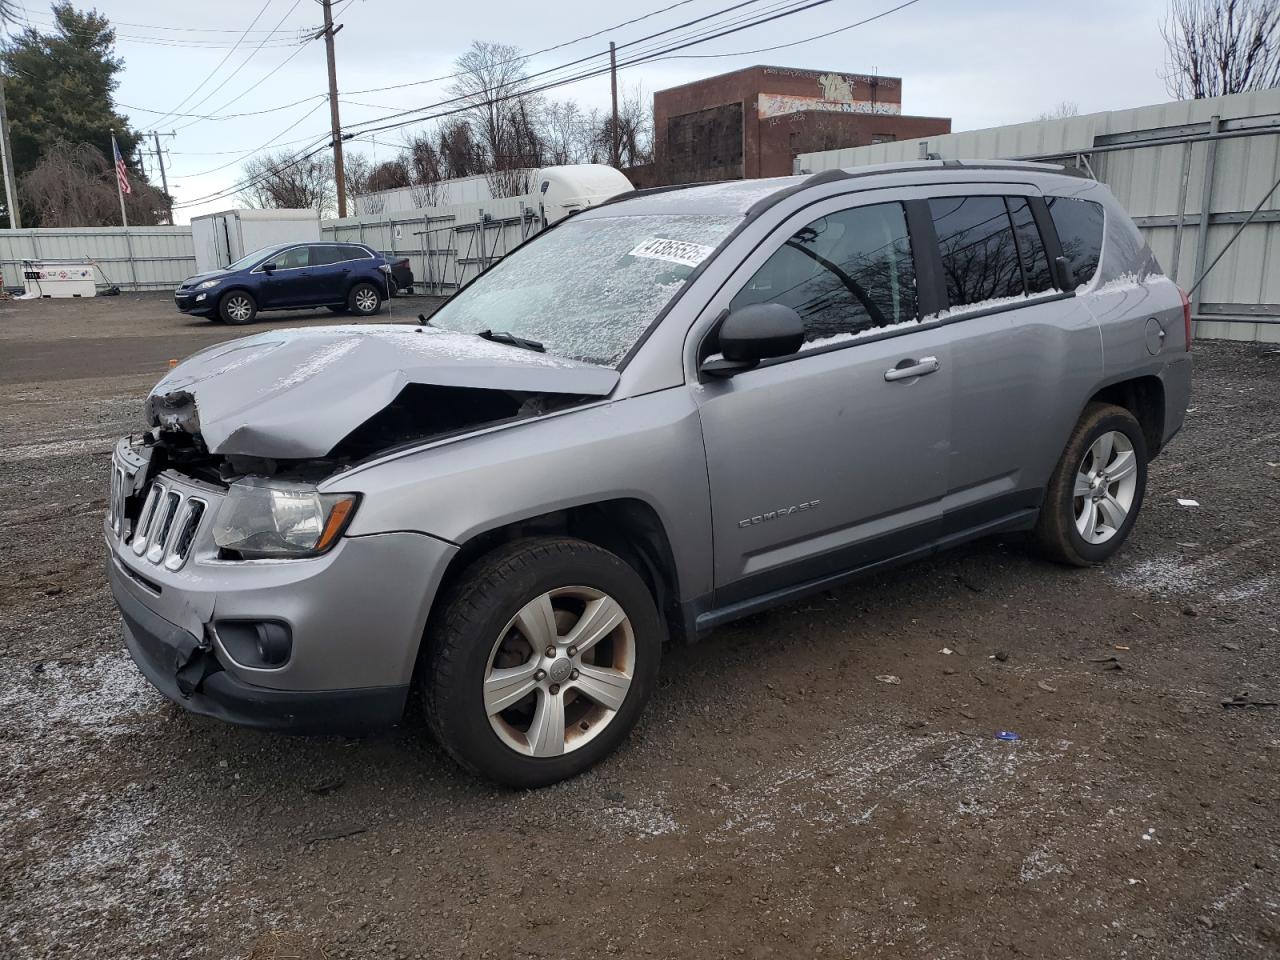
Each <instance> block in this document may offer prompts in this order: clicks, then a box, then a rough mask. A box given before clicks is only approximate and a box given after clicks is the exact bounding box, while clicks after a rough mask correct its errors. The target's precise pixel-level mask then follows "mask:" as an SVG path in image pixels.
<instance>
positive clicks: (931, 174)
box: [578, 160, 1079, 219]
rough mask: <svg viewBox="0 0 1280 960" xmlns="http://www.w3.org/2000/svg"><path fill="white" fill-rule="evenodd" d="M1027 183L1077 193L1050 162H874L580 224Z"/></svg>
mask: <svg viewBox="0 0 1280 960" xmlns="http://www.w3.org/2000/svg"><path fill="white" fill-rule="evenodd" d="M1010 179H1015V180H1018V181H1021V182H1032V183H1036V184H1037V185H1039V186H1042V187H1043V188H1045V189H1046V190H1048V189H1052V187H1053V186H1054V185H1055V181H1057V182H1060V183H1062V184H1068V183H1069V184H1072V185H1074V186H1076V187H1077V188H1078V185H1079V179H1078V177H1077V176H1076V175H1074V174H1072V173H1070V172H1068V171H1067V170H1066V168H1064V167H1062V166H1059V165H1057V164H1050V163H1030V162H1027V161H1021V160H916V161H908V162H902V163H876V164H868V165H866V166H861V167H849V168H845V169H834V170H824V171H822V172H821V173H816V174H812V175H800V176H794V177H771V178H768V179H761V180H726V181H723V182H719V183H697V184H681V185H677V186H670V187H654V188H652V189H649V190H637V191H635V192H633V193H624V194H620V195H618V196H617V197H614V198H613V199H611V200H607V201H605V202H604V203H602V204H600V205H598V206H595V207H592V208H590V209H588V210H584V211H583V212H582V213H580V214H578V217H579V218H582V219H594V218H596V217H606V216H644V215H657V216H672V215H676V214H688V215H695V216H696V215H702V216H734V215H737V216H745V215H747V214H749V213H752V212H755V211H756V210H758V209H761V208H764V207H768V206H772V205H773V204H774V203H777V202H778V201H779V200H782V199H784V198H785V197H788V196H791V195H792V194H795V193H799V192H801V191H803V190H807V189H810V188H813V187H820V186H824V185H826V184H831V183H836V182H840V181H860V182H859V183H858V184H857V187H858V189H863V190H871V189H876V188H880V187H890V186H906V185H908V184H910V185H929V184H933V183H947V182H950V181H955V180H963V181H964V182H970V183H971V182H975V181H983V180H990V181H1008V180H1010Z"/></svg>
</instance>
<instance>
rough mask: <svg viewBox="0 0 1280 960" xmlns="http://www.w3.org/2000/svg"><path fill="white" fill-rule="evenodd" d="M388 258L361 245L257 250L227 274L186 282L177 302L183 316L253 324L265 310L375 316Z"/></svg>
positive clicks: (290, 245) (176, 293) (298, 245)
mask: <svg viewBox="0 0 1280 960" xmlns="http://www.w3.org/2000/svg"><path fill="white" fill-rule="evenodd" d="M390 269H391V268H390V267H389V266H388V265H387V260H386V258H385V257H383V256H382V254H380V253H378V252H377V251H376V250H373V249H372V248H370V247H366V246H365V245H364V244H360V243H280V244H276V245H274V246H270V247H263V248H262V249H261V250H255V251H254V252H253V253H251V254H249V255H248V256H245V257H241V258H240V259H239V260H237V261H236V262H235V263H233V264H231V265H230V266H229V267H227V268H226V269H225V270H214V271H212V272H210V273H199V274H196V275H195V276H194V277H189V278H188V279H186V280H184V281H182V286H180V287H179V288H178V289H177V290H175V291H174V294H173V299H174V300H175V301H176V302H177V304H178V309H179V310H181V311H182V312H183V313H190V314H194V315H196V316H199V317H209V318H210V319H212V320H222V321H224V322H225V323H235V324H240V323H249V322H250V321H251V320H252V319H253V318H254V317H255V316H257V314H258V311H259V310H298V309H302V308H306V307H328V308H329V309H330V310H332V311H333V312H334V313H346V312H348V311H349V312H351V313H355V314H359V315H360V316H365V317H367V316H372V315H373V314H375V313H377V312H378V311H379V310H381V309H382V301H383V300H385V299H386V298H387V276H388V273H389V271H390Z"/></svg>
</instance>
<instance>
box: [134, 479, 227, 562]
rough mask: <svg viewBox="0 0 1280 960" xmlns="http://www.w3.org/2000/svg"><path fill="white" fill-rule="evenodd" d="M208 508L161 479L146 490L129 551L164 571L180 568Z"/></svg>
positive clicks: (202, 502)
mask: <svg viewBox="0 0 1280 960" xmlns="http://www.w3.org/2000/svg"><path fill="white" fill-rule="evenodd" d="M208 507H209V504H208V502H207V501H205V500H203V499H201V498H200V497H193V496H189V495H188V494H186V493H184V492H183V491H182V490H181V489H179V488H178V487H177V486H176V485H175V484H172V483H169V482H166V481H165V479H164V478H163V477H161V478H160V479H158V480H156V481H155V482H154V483H153V484H151V489H150V490H148V491H147V499H146V501H145V502H144V503H143V505H142V512H141V513H140V514H139V515H138V526H137V532H136V533H134V535H133V540H132V541H131V542H130V544H129V546H130V549H132V550H133V552H134V555H135V556H138V557H142V556H145V557H146V559H147V561H148V562H149V563H154V564H163V565H164V567H165V569H167V570H177V569H179V568H181V566H182V565H183V564H184V563H186V561H187V557H188V555H189V554H190V553H191V546H192V544H193V543H194V542H195V538H196V533H197V531H198V530H199V529H200V522H201V521H202V520H203V519H204V516H205V513H206V512H207V511H208Z"/></svg>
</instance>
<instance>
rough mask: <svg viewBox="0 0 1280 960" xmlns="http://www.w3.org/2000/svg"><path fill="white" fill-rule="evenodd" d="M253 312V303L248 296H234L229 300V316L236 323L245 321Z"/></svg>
mask: <svg viewBox="0 0 1280 960" xmlns="http://www.w3.org/2000/svg"><path fill="white" fill-rule="evenodd" d="M251 313H253V304H251V303H250V302H249V298H248V297H232V298H231V299H230V300H228V301H227V316H229V317H230V318H231V319H232V320H234V321H235V322H236V323H243V322H244V321H246V320H248V319H249V315H250V314H251Z"/></svg>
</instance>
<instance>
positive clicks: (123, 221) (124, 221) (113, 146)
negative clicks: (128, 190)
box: [111, 130, 129, 227]
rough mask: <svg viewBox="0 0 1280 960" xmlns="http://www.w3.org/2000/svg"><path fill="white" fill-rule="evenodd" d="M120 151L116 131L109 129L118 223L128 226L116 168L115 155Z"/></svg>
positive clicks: (122, 185) (121, 188) (122, 193)
mask: <svg viewBox="0 0 1280 960" xmlns="http://www.w3.org/2000/svg"><path fill="white" fill-rule="evenodd" d="M119 152H120V148H119V147H117V146H116V132H115V130H112V131H111V169H112V171H113V172H114V173H115V175H116V195H117V196H118V197H119V198H120V224H121V226H124V227H127V226H129V218H128V217H127V216H126V215H125V212H124V184H122V183H121V182H120V171H119V170H118V169H117V168H116V155H117V154H118V153H119Z"/></svg>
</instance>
